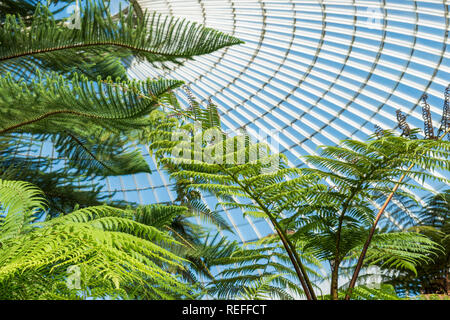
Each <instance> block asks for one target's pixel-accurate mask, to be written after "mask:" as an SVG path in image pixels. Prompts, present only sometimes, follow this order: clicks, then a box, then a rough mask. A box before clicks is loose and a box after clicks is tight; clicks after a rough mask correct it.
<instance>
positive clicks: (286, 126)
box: [108, 0, 450, 242]
mask: <svg viewBox="0 0 450 320" xmlns="http://www.w3.org/2000/svg"><path fill="white" fill-rule="evenodd" d="M137 2H138V3H139V4H140V6H141V7H142V9H144V10H146V9H147V10H151V11H153V10H154V11H157V12H162V13H166V14H169V15H173V16H177V17H185V18H187V19H189V20H191V21H197V22H199V23H202V24H205V25H206V26H209V27H213V28H216V29H218V30H220V31H224V32H226V33H229V34H232V35H234V36H236V37H238V38H240V39H242V40H244V41H245V44H244V45H240V46H234V47H230V48H226V49H223V50H220V51H218V52H216V53H213V54H210V55H205V56H201V57H197V58H196V59H195V60H194V61H188V62H187V63H186V64H184V65H183V66H177V67H174V68H173V69H172V70H170V71H159V70H155V69H154V68H152V67H151V66H150V65H149V64H147V63H141V64H138V65H135V66H133V67H132V68H130V74H131V75H132V76H133V77H136V78H141V79H143V78H148V77H158V76H164V77H168V78H174V79H180V80H184V81H186V82H187V83H188V84H189V86H190V88H191V90H192V91H193V93H194V94H195V95H196V96H197V97H199V98H200V99H201V100H203V101H207V100H208V99H212V101H214V102H215V103H216V104H217V105H218V106H219V110H220V111H221V115H222V121H223V123H224V125H225V126H226V127H227V128H228V129H230V130H237V129H239V128H243V127H246V128H250V129H253V130H263V131H266V132H267V133H268V132H270V131H271V130H276V131H277V132H278V133H279V134H278V137H275V139H277V141H276V142H277V143H279V146H280V149H279V150H280V151H281V152H283V153H285V154H286V155H287V156H288V159H289V160H290V164H291V165H293V166H297V165H299V164H300V161H299V160H298V159H299V157H301V156H303V155H306V154H315V153H316V152H317V146H319V145H324V144H337V143H338V142H339V141H340V140H341V139H344V138H356V139H364V138H366V137H367V136H368V135H370V134H372V133H373V132H374V128H373V127H374V125H375V124H376V125H379V126H380V127H382V128H385V129H389V128H394V127H395V126H396V120H395V111H396V110H397V109H400V110H401V111H402V112H403V113H405V114H406V115H408V122H409V123H410V124H411V125H413V126H414V127H422V125H423V122H422V114H421V110H420V107H419V102H420V98H421V96H422V94H423V93H424V92H426V93H427V94H428V96H429V100H428V101H429V103H430V105H431V112H432V116H433V120H434V121H435V123H437V122H438V121H439V120H440V114H441V110H442V109H441V106H442V99H443V91H444V89H445V87H446V86H447V84H448V82H449V79H450V78H449V75H450V60H449V59H450V54H449V49H448V45H449V39H448V32H449V13H448V9H449V5H448V4H449V2H448V1H437V0H426V1H414V0H397V1H392V0H376V1H356V0H328V1H326V0H313V1H307V0H298V1H295V0H291V1H282V0H278V1H266V0H250V1H244V0H234V1H233V0H220V1H219V0H137ZM185 103H187V102H186V101H185ZM149 160H150V161H152V160H151V159H150V157H149ZM152 166H153V168H156V166H155V165H154V163H152ZM126 180H128V179H126ZM130 181H132V182H129V183H128V186H127V185H126V184H127V183H125V182H124V180H123V179H122V178H118V181H112V180H111V179H108V188H111V186H110V185H115V184H116V183H119V185H120V187H119V188H111V190H112V189H119V190H122V191H123V196H124V197H125V199H126V200H127V199H128V200H135V201H137V202H141V203H147V202H152V201H155V202H158V201H172V200H174V198H175V196H174V194H173V192H172V191H171V185H170V182H169V179H168V178H167V176H166V175H165V174H164V173H163V172H161V171H159V170H157V169H156V170H155V172H154V174H152V175H145V177H143V176H133V177H132V180H130ZM428 187H431V188H434V189H441V188H442V187H443V186H442V185H437V186H434V185H433V186H428ZM144 192H149V193H148V195H146V196H143V193H144ZM150 192H151V193H150ZM144 198H145V199H144ZM205 201H207V202H208V204H209V205H210V206H214V200H213V199H208V198H207V199H205ZM222 211H223V213H224V214H225V216H226V217H227V218H228V219H229V220H230V222H231V224H232V225H233V226H234V228H235V229H236V231H237V235H238V237H239V239H240V240H241V241H243V242H245V241H248V240H252V239H255V238H259V237H261V236H264V235H265V234H267V233H269V232H272V230H271V229H270V226H269V224H267V223H265V221H264V220H262V221H255V220H254V219H251V218H249V217H245V218H243V217H242V215H234V214H233V213H232V212H229V211H227V210H225V209H223V210H222ZM393 222H395V221H393Z"/></svg>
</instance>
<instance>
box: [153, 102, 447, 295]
mask: <svg viewBox="0 0 450 320" xmlns="http://www.w3.org/2000/svg"><path fill="white" fill-rule="evenodd" d="M191 100H193V99H191ZM192 104H193V103H192V102H191V106H192ZM196 108H200V107H199V106H198V107H195V106H194V107H191V110H196ZM209 108H212V109H214V108H215V107H214V106H211V107H206V108H204V109H203V111H196V113H197V114H198V113H200V112H201V113H202V114H208V109H209ZM152 117H154V120H155V125H154V126H153V127H152V130H151V131H150V132H149V133H148V136H147V137H148V141H149V142H150V148H151V149H153V150H154V152H155V155H156V156H157V158H158V159H159V163H160V164H161V165H162V166H163V167H164V168H166V169H167V170H168V171H169V172H170V173H171V176H172V177H173V178H175V179H176V181H178V183H183V184H184V186H185V188H186V190H187V192H193V193H205V194H213V195H214V196H215V197H216V198H217V199H218V201H219V204H218V205H221V206H223V207H226V208H239V209H241V211H242V212H243V214H244V215H252V216H254V217H257V218H268V219H269V220H270V222H271V223H272V224H273V226H274V229H276V230H277V233H278V236H279V238H277V239H278V241H280V240H281V241H282V242H283V244H284V248H285V250H287V251H286V252H285V254H286V253H289V251H290V250H292V248H293V246H295V252H296V253H297V254H299V255H300V256H303V255H304V254H305V252H313V256H314V257H315V258H316V259H317V261H319V262H325V261H327V262H328V263H329V264H330V267H331V283H332V296H333V298H338V288H339V285H338V278H339V275H340V273H341V270H340V267H341V265H342V264H343V263H345V264H346V265H347V266H346V268H350V266H353V263H354V262H355V259H356V258H357V257H358V256H359V253H360V251H361V248H362V246H363V245H364V243H365V240H366V239H367V236H368V229H370V228H371V226H372V225H373V221H374V219H375V213H376V211H377V209H376V208H377V203H378V202H380V201H382V200H384V199H385V198H386V195H387V194H389V193H390V192H391V189H392V187H393V186H394V185H395V184H396V183H397V181H398V180H399V178H400V177H401V176H402V175H406V177H408V178H414V179H419V180H422V181H423V180H425V179H428V180H435V181H440V182H444V183H448V182H449V180H448V179H446V178H441V177H437V176H436V175H433V174H431V173H428V172H430V171H433V170H445V171H447V170H448V169H449V167H450V162H449V157H448V155H449V147H450V145H449V144H448V142H445V141H441V140H428V139H417V137H415V139H411V138H408V137H402V136H397V135H395V134H394V133H392V132H389V131H385V132H384V133H383V135H382V136H378V137H376V136H374V137H371V139H369V140H368V141H367V142H361V141H356V140H344V141H342V142H341V144H340V145H338V146H330V147H323V149H322V152H321V154H320V155H318V156H308V157H306V158H305V162H306V163H308V164H309V165H310V167H311V168H289V167H288V166H287V163H286V161H285V159H284V157H283V156H282V155H278V154H271V153H270V150H269V148H268V146H266V145H264V144H261V143H254V142H251V139H250V137H249V136H248V135H245V134H244V135H241V136H234V137H228V136H226V135H225V134H224V133H223V132H222V131H221V130H220V128H219V127H217V124H216V121H214V124H213V125H210V126H208V123H207V119H206V120H202V125H201V126H196V125H194V124H192V123H184V122H181V123H180V122H179V121H177V120H176V119H167V118H166V117H164V116H163V115H162V114H160V113H154V114H153V115H152ZM190 118H191V119H192V120H196V117H194V116H192V115H191V116H190ZM202 119H203V118H202ZM205 128H206V129H205ZM180 130H181V131H180ZM180 137H181V139H180ZM411 164H413V165H414V169H413V170H407V169H406V168H407V167H408V166H410V165H411ZM401 187H402V190H401V191H399V192H398V195H399V196H398V197H397V199H398V200H405V199H407V200H411V201H414V202H415V203H417V202H416V199H415V197H414V196H413V194H412V193H411V192H410V191H409V190H411V189H423V187H421V186H418V185H417V184H414V183H411V182H402V183H401ZM283 234H284V236H283ZM283 237H284V238H286V239H285V240H283ZM289 242H291V243H292V244H290V243H289ZM438 248H439V247H438V245H437V244H436V243H435V242H433V241H432V240H430V239H429V238H427V237H424V236H423V235H420V234H418V233H409V232H395V233H383V230H380V231H378V232H376V234H375V237H374V238H373V242H372V244H371V246H370V247H369V250H368V252H367V260H366V261H365V266H369V265H372V264H375V265H378V266H380V267H382V268H383V270H410V271H412V272H416V271H417V270H416V266H417V265H418V264H420V263H422V262H424V261H429V260H430V259H431V257H430V255H432V254H434V253H435V252H436V250H438ZM261 250H262V249H261ZM289 260H290V262H291V263H293V264H294V265H295V264H296V263H297V264H299V262H298V260H299V259H294V258H292V257H289ZM289 260H286V261H285V262H287V261H289ZM299 265H300V264H299ZM253 266H255V268H257V267H256V266H258V263H256V261H251V262H249V263H248V265H247V264H246V265H245V266H244V267H242V268H237V269H236V270H238V271H239V272H243V270H245V269H251V268H252V267H253ZM233 270H234V269H233V268H231V269H230V268H227V269H226V271H224V273H227V272H228V271H229V272H230V274H227V276H230V277H231V278H230V279H229V281H230V282H231V283H233V281H237V279H233V276H234V274H233V272H234V271H233ZM255 270H256V269H255ZM255 270H253V271H255ZM236 272H237V271H236ZM280 273H283V272H280ZM309 275H311V276H312V275H313V272H312V271H311V269H309V270H308V271H307V276H306V278H309ZM269 276H270V275H269ZM240 277H242V278H239V279H241V281H243V282H242V283H239V282H238V284H237V285H236V287H230V288H234V289H236V288H237V289H239V286H241V285H242V284H243V283H245V281H247V280H249V279H251V278H252V277H255V273H253V274H251V273H249V274H247V275H242V276H240ZM224 279H227V277H224ZM280 279H283V277H281V278H280ZM299 279H300V277H299ZM274 281H275V280H274ZM233 285H234V284H233ZM255 286H256V287H258V285H257V284H255V283H253V284H252V285H250V286H249V287H248V288H247V289H248V290H252V289H251V288H256V287H255ZM237 289H236V290H237ZM221 290H222V291H223V292H225V294H224V296H227V294H228V293H227V292H228V291H227V289H225V288H221ZM229 290H230V291H229V292H233V291H232V289H229ZM218 292H220V290H219V291H218Z"/></svg>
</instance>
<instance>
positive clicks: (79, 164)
mask: <svg viewBox="0 0 450 320" xmlns="http://www.w3.org/2000/svg"><path fill="white" fill-rule="evenodd" d="M56 2H58V9H54V8H53V7H45V6H44V5H43V4H42V2H41V1H34V0H24V1H9V0H8V1H2V3H1V4H0V5H1V8H2V10H1V13H0V25H1V28H0V119H1V120H0V136H1V139H2V140H3V141H1V142H0V177H3V178H7V179H12V180H26V181H30V182H33V183H35V184H37V185H38V186H39V187H40V188H42V189H43V190H44V191H45V192H46V193H47V194H49V195H51V199H50V201H49V202H50V206H51V209H52V210H51V212H50V213H51V214H52V215H54V214H58V212H62V211H65V210H67V209H68V208H70V207H73V206H74V205H75V204H77V203H78V204H80V205H82V206H84V207H86V206H91V205H98V204H101V203H102V202H104V201H105V200H107V199H105V198H104V196H102V195H100V191H101V186H100V185H99V184H98V183H97V182H95V183H94V182H93V181H94V180H95V181H98V179H101V178H104V177H108V176H114V175H126V174H133V173H140V172H149V167H148V165H147V163H146V162H145V160H144V158H143V157H142V155H141V152H140V151H138V150H136V147H135V144H136V137H137V136H138V135H139V132H140V131H142V130H143V128H144V127H145V126H147V125H149V121H150V119H149V114H150V112H152V111H153V110H155V109H157V108H160V107H161V105H162V103H163V102H164V101H165V100H167V99H170V100H171V101H173V100H174V93H173V92H172V90H173V89H175V88H177V87H178V86H179V85H180V84H181V83H182V82H180V81H176V80H169V79H147V80H146V81H129V80H127V71H126V67H127V65H128V62H129V61H131V60H132V59H133V58H137V60H138V61H144V60H145V61H147V62H150V63H151V64H152V66H154V67H165V66H166V67H168V66H170V65H171V64H172V63H182V62H183V61H184V60H186V59H191V58H193V57H194V56H196V55H202V54H206V53H210V52H213V51H215V50H218V49H220V48H223V47H226V46H230V45H234V44H239V43H240V40H238V39H236V38H234V37H232V36H228V35H225V34H223V33H220V32H218V31H215V30H213V29H210V28H205V27H203V26H201V25H198V24H195V23H190V22H188V21H185V20H180V19H174V18H169V17H166V16H162V15H159V14H157V13H152V14H143V13H142V12H140V9H139V8H138V9H137V10H134V8H135V5H130V7H128V8H127V9H126V10H120V12H119V14H118V15H116V16H113V15H112V14H111V13H110V11H109V2H104V1H102V0H95V1H88V2H87V3H86V4H85V5H83V8H82V10H81V23H80V25H79V26H77V27H75V28H73V27H71V26H69V25H68V24H67V22H68V21H67V19H66V17H63V18H56V16H55V15H54V14H57V13H59V14H61V13H62V12H63V11H64V9H65V8H66V7H67V5H69V4H70V3H71V1H49V2H47V3H48V4H54V3H56ZM61 2H62V3H61ZM52 8H53V9H52ZM51 10H53V12H51ZM58 16H61V15H58ZM167 63H168V64H167ZM48 141H50V142H52V144H53V146H54V148H55V151H56V154H55V159H46V158H43V157H36V158H35V159H33V158H32V157H30V156H27V155H29V154H30V153H34V151H32V148H33V147H36V146H39V142H41V143H44V142H48ZM19 150H21V151H23V153H21V152H19ZM59 159H67V161H66V162H65V163H62V161H59ZM61 166H63V168H62V169H61ZM55 168H58V169H55ZM50 171H51V172H50ZM111 203H113V202H111ZM115 204H119V203H117V202H116V203H115ZM120 205H122V204H120Z"/></svg>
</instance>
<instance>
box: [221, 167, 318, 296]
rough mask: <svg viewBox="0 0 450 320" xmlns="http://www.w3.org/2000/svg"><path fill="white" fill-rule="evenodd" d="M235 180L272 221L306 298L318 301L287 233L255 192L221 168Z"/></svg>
mask: <svg viewBox="0 0 450 320" xmlns="http://www.w3.org/2000/svg"><path fill="white" fill-rule="evenodd" d="M220 167H221V168H222V169H223V170H224V171H225V172H226V173H227V174H228V175H229V176H230V177H231V178H232V179H233V180H234V182H236V183H237V184H238V185H239V186H240V187H241V188H242V189H243V190H244V191H245V192H246V193H247V194H248V195H249V196H250V197H251V198H252V199H254V200H255V201H256V202H257V203H258V205H259V207H260V208H261V209H262V210H263V211H264V213H265V214H266V215H267V216H268V217H269V219H270V221H271V222H272V225H273V226H274V227H275V230H276V232H277V234H278V236H279V238H280V240H281V242H282V243H283V246H284V249H285V250H286V252H287V254H288V256H289V259H290V260H291V262H292V265H293V266H294V269H295V272H296V273H297V277H298V279H299V280H300V283H301V285H302V287H303V291H304V292H305V295H306V298H307V299H308V300H317V297H316V295H315V293H314V289H313V287H312V284H311V281H310V280H309V278H308V275H307V273H306V270H305V268H304V266H303V264H302V262H301V260H300V257H299V256H298V254H297V250H296V249H295V246H294V245H293V243H292V242H291V241H290V240H289V238H288V237H287V235H286V233H285V232H284V231H283V229H282V228H281V226H280V225H279V224H278V222H277V221H276V219H275V217H273V216H272V214H271V213H270V211H269V210H268V209H267V208H266V206H265V205H264V204H263V203H262V202H261V201H260V200H259V199H258V197H255V195H254V194H253V192H252V191H251V190H249V189H248V188H247V187H246V186H244V185H243V184H242V183H241V182H240V181H239V179H237V178H236V177H235V176H234V174H232V173H231V172H229V171H228V170H227V169H226V168H224V167H223V166H220Z"/></svg>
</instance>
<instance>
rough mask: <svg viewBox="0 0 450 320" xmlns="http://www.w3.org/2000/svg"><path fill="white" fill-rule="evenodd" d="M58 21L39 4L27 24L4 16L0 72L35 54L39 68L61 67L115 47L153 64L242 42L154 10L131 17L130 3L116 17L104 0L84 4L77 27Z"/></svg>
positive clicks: (20, 66) (0, 34)
mask: <svg viewBox="0 0 450 320" xmlns="http://www.w3.org/2000/svg"><path fill="white" fill-rule="evenodd" d="M58 22H59V21H57V20H56V19H55V18H53V16H52V14H51V12H50V11H49V10H48V9H47V8H46V7H43V6H40V5H37V8H36V12H35V14H34V17H33V19H32V22H31V24H30V25H29V26H27V25H26V23H25V22H24V21H23V19H22V18H21V17H20V16H19V17H18V16H14V15H9V16H8V15H7V16H6V19H5V21H4V23H3V25H2V28H1V31H0V43H1V44H2V46H1V48H0V62H6V64H3V63H2V64H1V66H0V72H1V73H5V72H8V71H9V72H15V74H20V73H22V72H23V70H24V69H27V68H28V67H29V65H30V64H31V65H34V64H35V61H34V58H36V59H37V60H38V61H39V60H40V59H42V60H43V61H40V66H41V67H45V66H47V65H49V63H48V62H49V60H50V61H52V62H54V61H55V60H56V61H59V62H60V64H61V65H62V63H61V62H62V61H61V60H62V59H64V60H66V59H67V60H66V61H70V59H72V58H74V60H72V61H75V62H78V63H80V62H86V61H83V58H84V57H83V55H82V56H81V57H78V58H77V57H76V54H77V53H78V52H80V51H81V52H82V51H84V50H91V52H92V51H94V52H98V53H99V54H105V53H110V52H111V50H113V48H114V50H118V51H119V52H118V53H117V55H119V56H129V55H133V56H135V57H136V58H138V59H143V60H144V59H145V60H146V61H149V62H151V63H157V62H167V61H170V62H175V63H180V62H182V59H190V58H192V57H193V56H197V55H202V54H206V53H210V52H213V51H216V50H218V49H220V48H223V47H226V46H230V45H234V44H239V43H241V41H239V40H238V39H236V38H234V37H231V36H228V35H226V34H223V33H220V32H218V31H216V30H214V29H210V28H205V27H203V26H199V25H196V24H195V23H190V22H187V21H186V20H181V19H175V18H170V17H168V16H162V15H160V14H157V13H153V14H148V15H145V16H144V17H139V16H137V17H135V16H134V12H133V9H132V7H130V9H129V10H128V14H127V15H125V14H124V13H123V12H122V11H121V12H120V13H119V17H118V19H114V18H113V17H112V15H111V14H110V13H109V10H107V8H106V7H105V6H104V3H103V1H88V2H87V4H86V6H85V7H84V8H82V13H81V23H80V27H79V28H78V27H77V28H69V27H67V26H65V25H64V24H61V23H58ZM63 54H64V55H65V56H66V57H65V58H64V56H63ZM15 59H20V60H19V61H13V63H14V64H13V65H11V64H10V60H15ZM72 64H73V62H72ZM28 71H29V72H32V70H28Z"/></svg>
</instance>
